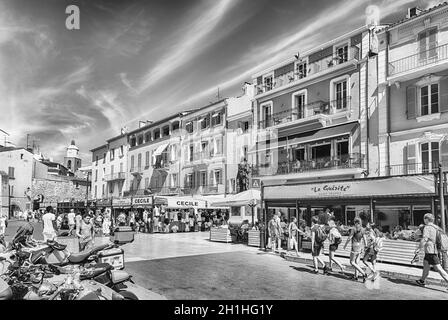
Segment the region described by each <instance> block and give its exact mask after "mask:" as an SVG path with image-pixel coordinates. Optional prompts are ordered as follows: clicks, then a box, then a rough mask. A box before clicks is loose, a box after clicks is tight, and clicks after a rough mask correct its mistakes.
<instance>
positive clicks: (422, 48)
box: [418, 31, 426, 60]
mask: <svg viewBox="0 0 448 320" xmlns="http://www.w3.org/2000/svg"><path fill="white" fill-rule="evenodd" d="M418 43H419V52H420V59H422V60H423V59H426V31H425V32H421V33H419V34H418Z"/></svg>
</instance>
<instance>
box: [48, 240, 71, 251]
mask: <svg viewBox="0 0 448 320" xmlns="http://www.w3.org/2000/svg"><path fill="white" fill-rule="evenodd" d="M47 245H48V246H49V247H50V248H51V249H53V250H57V251H62V250H65V248H67V245H65V244H61V243H59V242H56V241H54V240H47Z"/></svg>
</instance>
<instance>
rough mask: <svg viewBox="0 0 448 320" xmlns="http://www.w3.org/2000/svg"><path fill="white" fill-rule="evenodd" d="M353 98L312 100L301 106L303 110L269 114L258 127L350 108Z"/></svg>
mask: <svg viewBox="0 0 448 320" xmlns="http://www.w3.org/2000/svg"><path fill="white" fill-rule="evenodd" d="M351 100H352V99H351V97H345V98H342V99H337V100H332V101H315V102H311V103H308V104H306V105H304V106H303V107H301V110H300V109H299V108H294V109H289V110H285V111H282V112H277V113H274V114H272V115H269V116H267V117H265V119H264V120H262V121H259V122H258V127H259V128H260V129H266V128H269V127H273V126H276V125H278V124H282V123H288V122H291V121H295V120H299V119H307V118H310V117H313V116H316V115H318V114H324V115H330V114H334V113H336V112H338V111H340V110H346V109H350V108H351ZM305 110H306V111H305ZM305 115H306V116H305Z"/></svg>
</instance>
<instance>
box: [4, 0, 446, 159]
mask: <svg viewBox="0 0 448 320" xmlns="http://www.w3.org/2000/svg"><path fill="white" fill-rule="evenodd" d="M440 2H441V1H437V0H435V1H434V0H426V1H425V0H418V1H410V0H356V1H349V0H332V1H328V0H327V1H324V0H313V1H309V0H307V1H304V0H136V1H132V0H130V1H113V0H71V1H65V0H0V130H4V131H6V132H7V133H9V136H7V137H6V139H7V140H8V141H11V142H12V143H14V144H16V145H18V146H26V140H27V134H28V135H29V141H30V144H32V141H35V144H36V145H39V148H40V151H41V152H42V153H43V154H44V155H45V156H46V157H52V158H53V159H54V160H55V161H63V157H64V154H65V151H66V147H67V146H68V145H69V144H70V141H71V140H72V139H73V140H75V141H76V144H77V146H78V147H79V148H80V156H81V158H82V160H83V164H88V163H89V162H90V161H91V153H90V151H89V150H91V149H92V148H94V147H97V146H100V145H103V144H105V142H106V139H109V138H111V137H115V136H117V135H119V134H120V129H121V128H122V127H124V126H126V127H127V128H128V129H130V130H132V129H135V128H137V127H138V121H139V120H142V121H144V120H153V121H156V120H159V119H162V118H164V117H166V116H169V115H171V114H174V113H177V112H180V111H182V110H185V109H194V108H199V107H202V106H205V105H207V104H208V103H210V102H213V101H216V100H217V98H218V97H217V93H218V87H219V90H220V96H221V98H222V97H233V96H239V95H241V94H242V86H243V84H244V82H246V81H248V82H250V81H251V78H252V75H253V74H254V73H256V72H258V71H260V70H263V69H265V68H267V67H269V66H271V65H274V64H275V63H277V62H280V61H282V60H284V59H287V58H289V57H291V56H293V55H294V54H296V53H297V52H298V51H300V52H304V51H306V50H309V49H312V48H314V47H317V46H319V45H320V44H322V43H324V42H326V41H329V40H331V39H332V38H335V37H337V36H339V35H342V34H344V33H347V32H350V31H351V30H353V29H356V28H359V27H361V26H363V25H365V20H366V9H367V8H368V7H369V6H372V5H374V6H377V7H378V8H379V12H380V23H391V22H394V21H396V20H397V19H402V18H404V17H405V15H406V9H407V8H408V7H413V6H419V7H420V8H423V9H426V8H429V7H431V6H434V5H437V4H438V3H440ZM71 4H74V5H77V6H78V7H79V9H80V29H79V30H68V29H67V28H66V26H65V21H66V19H67V17H68V14H66V13H65V11H66V7H67V6H69V5H71ZM0 139H1V140H2V141H3V135H2V132H1V131H0Z"/></svg>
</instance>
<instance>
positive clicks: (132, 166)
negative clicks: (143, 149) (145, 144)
mask: <svg viewBox="0 0 448 320" xmlns="http://www.w3.org/2000/svg"><path fill="white" fill-rule="evenodd" d="M132 171H134V156H131V172H132Z"/></svg>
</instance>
